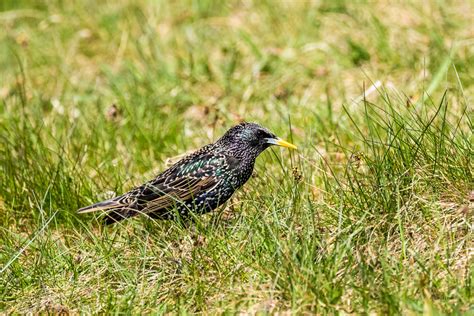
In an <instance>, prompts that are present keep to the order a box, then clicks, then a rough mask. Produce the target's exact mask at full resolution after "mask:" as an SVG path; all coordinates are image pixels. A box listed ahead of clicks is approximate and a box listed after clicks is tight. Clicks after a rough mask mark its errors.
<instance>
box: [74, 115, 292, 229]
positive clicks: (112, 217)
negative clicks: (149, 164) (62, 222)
mask: <svg viewBox="0 0 474 316" xmlns="http://www.w3.org/2000/svg"><path fill="white" fill-rule="evenodd" d="M271 145H278V146H283V147H288V148H292V149H296V146H295V145H293V144H290V143H288V142H286V141H284V140H282V139H280V138H279V137H277V136H275V134H273V133H271V132H270V131H269V130H267V129H266V128H264V127H262V126H260V125H258V124H255V123H241V124H239V125H237V126H234V127H232V128H231V129H230V130H228V131H227V132H226V133H225V134H224V136H222V137H221V138H220V139H219V140H217V141H216V142H215V143H213V144H209V145H206V146H204V147H202V148H201V149H199V150H197V151H195V152H194V153H192V154H190V155H188V156H186V157H184V158H183V159H181V160H180V161H178V162H177V163H175V164H174V165H173V166H171V167H170V168H169V169H168V170H166V171H164V172H162V173H160V174H159V175H158V176H157V177H156V178H155V179H153V180H151V181H149V182H147V183H145V184H143V185H141V186H139V187H137V188H135V189H133V190H131V191H129V192H127V193H125V194H123V195H120V196H117V197H115V198H112V199H109V200H106V201H103V202H99V203H96V204H93V205H90V206H86V207H84V208H81V209H79V210H78V213H88V212H95V211H104V212H107V215H106V216H105V218H104V219H105V223H106V224H112V223H115V222H118V221H121V220H123V219H126V218H129V217H132V216H135V215H138V214H146V215H148V216H150V217H152V218H160V219H173V218H176V216H180V217H181V218H188V217H189V216H190V215H191V213H194V214H204V213H207V212H210V211H212V210H214V209H215V208H216V207H218V206H219V205H221V204H223V203H224V202H225V201H227V200H228V199H229V198H230V197H231V196H232V194H233V193H234V192H235V191H236V190H237V189H238V188H240V187H241V186H242V185H243V184H244V183H245V182H247V180H248V179H249V178H250V176H251V175H252V171H253V167H254V165H255V159H256V158H257V156H258V155H259V154H260V153H261V152H262V151H264V150H265V149H267V148H268V147H269V146H271Z"/></svg>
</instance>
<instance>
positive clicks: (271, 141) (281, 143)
mask: <svg viewBox="0 0 474 316" xmlns="http://www.w3.org/2000/svg"><path fill="white" fill-rule="evenodd" d="M267 143H269V144H272V145H277V146H281V147H286V148H290V149H298V147H296V146H295V145H293V144H291V143H289V142H287V141H284V140H283V139H281V138H276V139H275V138H267Z"/></svg>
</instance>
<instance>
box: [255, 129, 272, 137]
mask: <svg viewBox="0 0 474 316" xmlns="http://www.w3.org/2000/svg"><path fill="white" fill-rule="evenodd" d="M257 137H258V138H268V137H269V135H268V133H267V132H265V131H263V130H258V131H257Z"/></svg>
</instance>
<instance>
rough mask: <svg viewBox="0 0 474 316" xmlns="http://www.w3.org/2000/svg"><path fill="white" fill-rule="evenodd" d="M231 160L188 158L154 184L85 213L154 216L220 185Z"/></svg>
mask: <svg viewBox="0 0 474 316" xmlns="http://www.w3.org/2000/svg"><path fill="white" fill-rule="evenodd" d="M229 159H230V160H232V159H233V158H229V157H227V156H225V155H210V154H203V155H197V156H196V155H194V156H192V157H188V158H184V159H183V160H181V161H179V162H178V163H176V164H175V165H174V166H172V167H171V168H170V169H168V170H167V171H165V172H163V173H162V174H160V175H158V176H157V177H156V178H155V179H153V180H152V181H149V182H147V183H145V184H143V185H142V186H140V187H137V188H135V189H133V190H131V191H130V192H128V193H125V194H123V195H121V196H118V197H116V198H113V199H111V200H108V201H104V202H100V203H97V204H95V205H92V206H90V207H88V208H84V209H83V211H81V212H92V211H98V210H118V209H130V210H139V211H141V212H143V213H150V212H154V211H157V210H160V209H167V208H171V207H173V206H175V205H176V204H177V203H179V202H183V201H186V200H189V199H192V198H193V197H195V196H198V195H199V194H200V193H202V192H205V191H209V190H211V189H212V188H213V187H214V186H216V185H218V183H219V174H220V173H222V172H225V170H226V169H227V168H228V166H229ZM230 162H231V161H230Z"/></svg>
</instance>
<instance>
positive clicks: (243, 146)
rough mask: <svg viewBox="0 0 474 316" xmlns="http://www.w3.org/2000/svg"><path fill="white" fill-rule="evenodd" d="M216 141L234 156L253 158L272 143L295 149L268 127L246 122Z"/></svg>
mask: <svg viewBox="0 0 474 316" xmlns="http://www.w3.org/2000/svg"><path fill="white" fill-rule="evenodd" d="M217 142H218V143H219V145H221V146H223V147H224V148H226V150H229V151H231V152H232V153H233V154H234V155H235V156H242V157H246V156H248V157H251V158H254V159H255V158H256V157H257V156H258V155H259V154H260V153H261V152H262V151H264V150H265V149H267V148H268V147H270V146H272V145H277V146H282V147H287V148H291V149H296V146H295V145H293V144H290V143H288V142H286V141H284V140H282V139H281V138H279V137H277V136H276V135H275V134H273V133H272V132H270V131H269V130H268V129H266V128H264V127H262V126H260V125H258V124H256V123H247V122H244V123H240V124H239V125H236V126H234V127H232V128H231V129H229V130H228V131H227V132H226V133H225V134H224V136H222V137H221V138H220V139H219V140H218V141H217Z"/></svg>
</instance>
